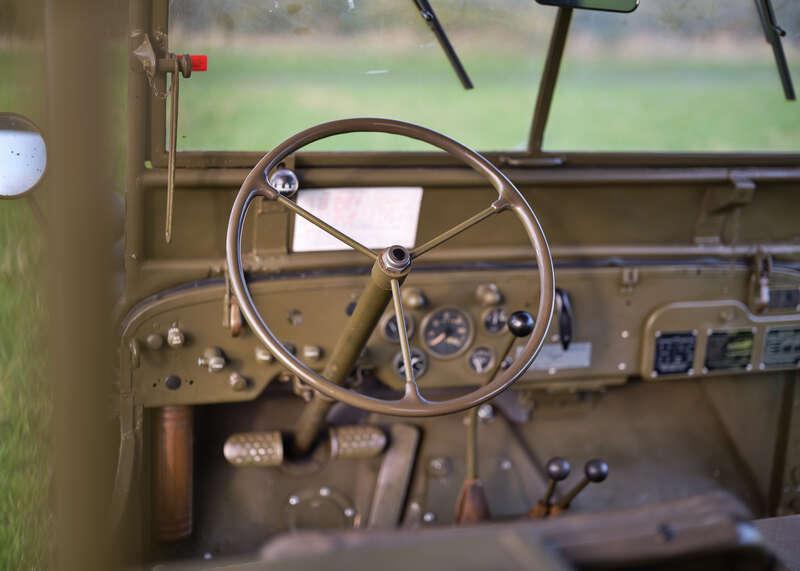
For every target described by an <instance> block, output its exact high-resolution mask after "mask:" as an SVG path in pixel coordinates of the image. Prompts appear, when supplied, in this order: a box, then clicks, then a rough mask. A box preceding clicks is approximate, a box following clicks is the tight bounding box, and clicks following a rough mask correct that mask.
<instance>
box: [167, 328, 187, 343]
mask: <svg viewBox="0 0 800 571" xmlns="http://www.w3.org/2000/svg"><path fill="white" fill-rule="evenodd" d="M184 343H186V335H184V334H183V331H181V330H180V328H179V327H178V326H177V325H173V326H172V327H170V328H169V330H168V331H167V345H169V346H170V347H172V348H177V347H183V344H184Z"/></svg>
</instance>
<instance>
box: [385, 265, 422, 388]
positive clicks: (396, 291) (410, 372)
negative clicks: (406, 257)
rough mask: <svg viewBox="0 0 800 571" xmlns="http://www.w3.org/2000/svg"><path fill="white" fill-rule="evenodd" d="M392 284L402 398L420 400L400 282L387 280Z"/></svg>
mask: <svg viewBox="0 0 800 571" xmlns="http://www.w3.org/2000/svg"><path fill="white" fill-rule="evenodd" d="M389 283H390V284H391V286H392V303H393V304H394V318H395V321H397V331H398V337H399V338H400V353H401V354H402V355H403V369H404V373H405V380H406V385H405V395H404V396H403V400H415V401H422V400H424V399H423V398H422V394H421V393H420V392H419V385H418V384H417V378H416V375H415V374H414V364H413V363H412V361H411V344H410V343H409V341H408V330H407V329H406V316H405V313H404V312H403V298H402V296H401V295H400V282H399V280H396V279H393V280H391V281H390V282H389Z"/></svg>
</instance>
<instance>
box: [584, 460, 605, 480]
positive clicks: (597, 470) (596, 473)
mask: <svg viewBox="0 0 800 571" xmlns="http://www.w3.org/2000/svg"><path fill="white" fill-rule="evenodd" d="M583 472H584V474H586V479H587V480H589V481H590V482H595V483H600V482H602V481H603V480H605V479H606V478H608V462H606V461H605V460H603V459H601V458H595V459H593V460H589V461H588V462H587V463H586V466H584V467H583Z"/></svg>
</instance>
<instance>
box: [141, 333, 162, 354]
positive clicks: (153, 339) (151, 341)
mask: <svg viewBox="0 0 800 571" xmlns="http://www.w3.org/2000/svg"><path fill="white" fill-rule="evenodd" d="M144 342H145V343H146V344H147V347H148V348H149V349H152V350H153V351H158V350H159V349H161V348H162V347H163V346H164V337H162V335H161V334H160V333H151V334H150V335H148V336H147V338H146V339H145V340H144Z"/></svg>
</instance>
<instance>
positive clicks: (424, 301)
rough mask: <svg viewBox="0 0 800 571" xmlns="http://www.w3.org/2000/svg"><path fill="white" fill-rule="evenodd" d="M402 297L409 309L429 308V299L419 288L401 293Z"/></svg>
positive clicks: (406, 289) (404, 290) (407, 289)
mask: <svg viewBox="0 0 800 571" xmlns="http://www.w3.org/2000/svg"><path fill="white" fill-rule="evenodd" d="M401 295H402V296H403V303H405V305H406V307H407V308H408V309H423V308H425V307H427V306H428V297H427V296H426V295H425V292H423V291H422V290H421V289H419V288H416V287H410V288H405V289H403V290H402V291H401Z"/></svg>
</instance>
